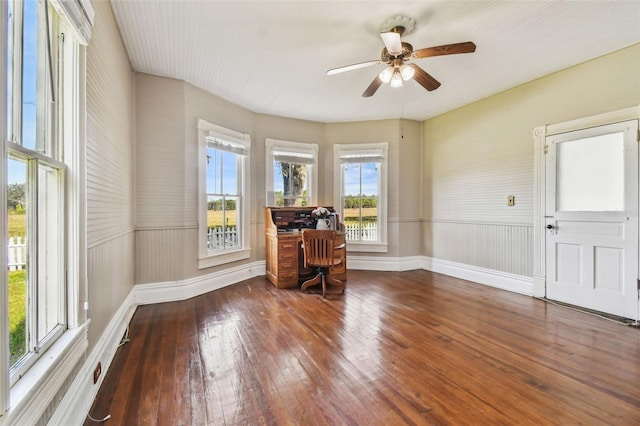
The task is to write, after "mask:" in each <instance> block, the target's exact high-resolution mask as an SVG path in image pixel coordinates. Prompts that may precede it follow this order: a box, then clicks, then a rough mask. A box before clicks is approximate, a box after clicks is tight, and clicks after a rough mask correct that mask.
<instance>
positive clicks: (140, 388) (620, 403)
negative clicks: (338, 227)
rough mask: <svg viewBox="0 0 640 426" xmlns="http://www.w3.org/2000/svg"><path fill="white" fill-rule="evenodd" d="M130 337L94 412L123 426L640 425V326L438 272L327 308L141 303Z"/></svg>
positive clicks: (268, 301) (238, 293)
mask: <svg viewBox="0 0 640 426" xmlns="http://www.w3.org/2000/svg"><path fill="white" fill-rule="evenodd" d="M129 337H130V339H131V342H130V343H128V344H126V345H124V346H122V347H120V348H119V349H118V351H117V353H116V355H115V357H114V360H113V363H112V365H111V368H110V369H109V371H108V372H107V375H106V377H105V381H104V383H103V385H102V388H101V389H100V391H99V392H98V396H97V398H96V400H95V402H94V404H93V407H92V409H91V414H92V416H93V417H94V418H102V417H104V416H105V415H106V414H111V416H112V419H111V420H110V422H113V424H127V425H135V424H180V425H188V424H193V425H202V424H208V425H236V424H252V425H253V424H268V425H335V424H340V425H362V424H366V425H376V424H379V425H388V424H438V425H441V424H456V425H465V424H468V425H477V424H496V425H499V424H504V425H511V424H522V423H524V424H536V425H545V424H610V425H629V424H637V423H639V422H640V392H638V389H639V388H640V330H638V329H634V328H632V327H628V326H624V325H619V324H615V323H613V322H610V321H607V320H604V319H601V318H597V317H594V316H590V315H587V314H584V313H580V312H575V311H572V310H569V309H567V308H564V307H561V306H555V305H551V304H547V303H545V302H543V301H540V300H537V299H533V298H531V297H527V296H523V295H519V294H515V293H509V292H505V291H501V290H497V289H493V288H490V287H486V286H482V285H478V284H474V283H470V282H467V281H464V280H459V279H455V278H452V277H447V276H444V275H439V274H435V273H431V272H427V271H408V272H369V271H349V280H348V283H347V290H346V292H345V293H344V294H332V295H330V296H329V297H328V298H327V299H323V298H322V297H321V296H318V295H315V294H304V293H302V292H300V291H299V290H298V289H295V288H294V289H280V290H278V289H276V288H274V287H273V286H272V285H271V284H270V283H268V282H267V281H266V279H265V278H264V277H258V278H254V279H251V280H247V281H243V282H241V283H238V284H235V285H232V286H229V287H226V288H223V289H220V290H216V291H213V292H210V293H207V294H205V295H202V296H198V297H195V298H192V299H189V300H186V301H182V302H172V303H165V304H158V305H148V306H140V307H139V308H138V309H137V312H136V313H135V315H134V317H133V319H132V322H131V326H130V331H129ZM85 424H87V425H91V424H95V423H94V422H92V421H90V420H87V421H86V423H85Z"/></svg>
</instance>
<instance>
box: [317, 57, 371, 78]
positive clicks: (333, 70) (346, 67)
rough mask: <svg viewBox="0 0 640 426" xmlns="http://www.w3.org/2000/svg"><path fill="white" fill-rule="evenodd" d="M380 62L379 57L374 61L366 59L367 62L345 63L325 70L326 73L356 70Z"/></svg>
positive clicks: (332, 73)
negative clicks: (342, 65)
mask: <svg viewBox="0 0 640 426" xmlns="http://www.w3.org/2000/svg"><path fill="white" fill-rule="evenodd" d="M381 63H382V61H381V60H380V59H376V60H375V61H367V62H360V63H359V64H352V65H346V66H344V67H339V68H333V69H330V70H329V71H327V75H334V74H339V73H341V72H345V71H352V70H357V69H359V68H366V67H370V66H372V65H378V64H381Z"/></svg>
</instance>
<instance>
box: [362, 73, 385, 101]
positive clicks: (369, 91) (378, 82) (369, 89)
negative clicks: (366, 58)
mask: <svg viewBox="0 0 640 426" xmlns="http://www.w3.org/2000/svg"><path fill="white" fill-rule="evenodd" d="M381 84H382V80H380V77H379V76H376V78H374V79H373V81H372V82H371V84H370V85H369V87H367V90H365V91H364V93H363V94H362V97H363V98H368V97H370V96H373V94H374V93H376V90H378V87H380V85H381Z"/></svg>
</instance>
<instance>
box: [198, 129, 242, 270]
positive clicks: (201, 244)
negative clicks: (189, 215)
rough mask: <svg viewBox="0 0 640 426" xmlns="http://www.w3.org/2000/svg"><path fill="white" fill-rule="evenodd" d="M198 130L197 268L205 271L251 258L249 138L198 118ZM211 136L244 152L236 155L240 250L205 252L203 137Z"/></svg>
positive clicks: (205, 144)
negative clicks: (240, 148)
mask: <svg viewBox="0 0 640 426" xmlns="http://www.w3.org/2000/svg"><path fill="white" fill-rule="evenodd" d="M197 129H198V238H197V240H198V241H197V244H198V269H204V268H209V267H212V266H217V265H222V264H225V263H230V262H235V261H238V260H243V259H249V258H250V257H251V247H250V243H251V238H250V234H251V233H250V229H249V226H250V221H249V218H250V216H249V212H250V208H251V206H250V201H251V198H250V193H249V189H250V183H251V167H250V152H251V137H250V136H249V135H248V134H244V133H240V132H237V131H234V130H231V129H227V128H224V127H222V126H218V125H216V124H212V123H209V122H207V121H206V120H203V119H199V120H198V122H197ZM208 137H213V138H218V139H220V140H223V141H229V142H231V143H232V144H236V145H239V146H242V147H243V148H244V150H245V151H246V155H240V161H239V163H240V164H239V165H238V175H239V178H241V182H239V187H240V192H239V194H240V200H241V202H240V211H239V212H237V213H236V215H237V216H236V220H237V224H238V225H239V228H240V238H239V242H240V247H239V248H231V249H223V250H215V251H212V250H209V249H208V248H207V240H206V238H205V237H203V235H206V234H207V228H208V227H207V185H206V169H207V161H206V156H207V138H208Z"/></svg>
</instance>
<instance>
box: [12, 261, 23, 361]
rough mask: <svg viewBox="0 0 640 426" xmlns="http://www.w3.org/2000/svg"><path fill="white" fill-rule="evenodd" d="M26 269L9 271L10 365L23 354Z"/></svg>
mask: <svg viewBox="0 0 640 426" xmlns="http://www.w3.org/2000/svg"><path fill="white" fill-rule="evenodd" d="M26 312H27V271H24V270H23V271H10V272H9V349H10V351H11V365H13V364H14V363H15V362H16V361H17V360H19V359H20V357H22V355H24V354H25V351H26V346H27V344H26V335H27V333H26V330H27V324H26V323H27V320H26Z"/></svg>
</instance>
